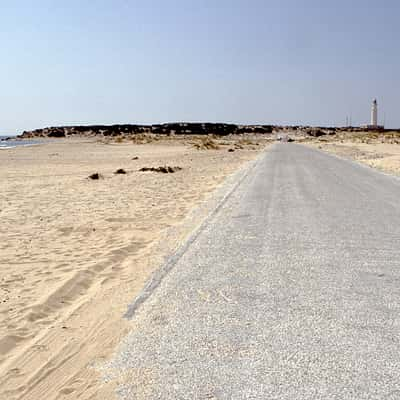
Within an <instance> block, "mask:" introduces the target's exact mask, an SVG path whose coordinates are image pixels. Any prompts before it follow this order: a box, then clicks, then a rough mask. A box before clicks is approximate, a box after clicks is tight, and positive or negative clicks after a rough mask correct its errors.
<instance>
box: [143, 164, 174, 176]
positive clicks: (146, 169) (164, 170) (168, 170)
mask: <svg viewBox="0 0 400 400" xmlns="http://www.w3.org/2000/svg"><path fill="white" fill-rule="evenodd" d="M181 169H182V168H181V167H170V166H168V165H165V166H162V167H143V168H140V169H139V171H140V172H161V173H163V174H173V173H174V172H177V171H180V170H181Z"/></svg>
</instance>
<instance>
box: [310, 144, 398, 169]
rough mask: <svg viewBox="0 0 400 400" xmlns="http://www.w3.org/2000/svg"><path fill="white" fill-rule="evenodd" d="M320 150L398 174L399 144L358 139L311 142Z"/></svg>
mask: <svg viewBox="0 0 400 400" xmlns="http://www.w3.org/2000/svg"><path fill="white" fill-rule="evenodd" d="M312 146H315V147H317V148H319V149H321V150H325V151H328V152H330V153H333V154H336V155H338V156H341V157H345V158H348V159H351V160H355V161H358V162H360V163H362V164H365V165H368V166H370V167H373V168H377V169H379V170H381V171H383V172H386V173H390V174H394V175H400V144H396V143H379V142H371V143H362V142H359V141H351V140H348V141H342V142H341V141H332V142H329V141H323V142H313V143H312Z"/></svg>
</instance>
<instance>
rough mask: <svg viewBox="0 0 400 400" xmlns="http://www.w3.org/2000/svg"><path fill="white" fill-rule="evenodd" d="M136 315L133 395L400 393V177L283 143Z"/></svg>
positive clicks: (130, 376)
mask: <svg viewBox="0 0 400 400" xmlns="http://www.w3.org/2000/svg"><path fill="white" fill-rule="evenodd" d="M134 311H135V312H132V314H133V315H132V316H131V317H132V325H133V326H132V333H131V334H130V335H129V336H128V338H127V339H126V341H125V343H124V344H123V345H122V346H121V351H120V353H119V354H118V355H117V356H116V359H115V360H114V361H113V362H112V368H113V369H114V371H118V374H120V375H121V376H123V377H124V379H125V381H126V382H127V383H126V384H124V385H121V386H120V388H119V390H118V392H119V396H120V398H122V399H191V400H192V399H227V400H228V399H279V400H284V399H285V400H286V399H287V400H302V399H357V400H361V399H391V400H392V399H400V180H398V179H397V178H394V177H389V176H386V175H384V174H381V173H379V172H377V171H374V170H372V169H369V168H366V167H362V166H359V165H356V164H354V163H352V162H350V161H343V160H340V159H338V158H336V157H334V156H331V155H327V154H324V153H322V152H319V151H316V150H312V149H309V148H306V147H303V146H299V145H295V144H277V145H274V146H273V147H272V149H270V150H269V151H267V152H266V153H265V155H263V156H262V157H261V158H260V159H259V161H258V162H257V164H256V165H255V167H254V168H253V169H252V170H251V171H249V173H248V175H247V176H246V178H245V179H243V180H242V182H241V183H240V184H239V185H238V186H237V188H236V189H235V190H234V191H233V192H232V193H231V195H230V196H229V198H228V199H227V201H226V202H225V203H224V204H223V205H222V207H220V209H219V210H218V212H216V213H215V215H214V216H213V217H212V219H211V220H210V221H209V222H208V223H207V224H206V226H204V227H203V229H202V230H201V232H200V234H199V235H198V236H197V237H196V239H195V240H194V241H193V243H191V244H190V245H189V246H187V248H186V249H185V251H184V254H183V255H182V256H181V257H180V259H179V260H177V262H176V264H175V265H174V266H173V268H172V269H171V270H170V271H169V273H168V274H167V275H166V276H165V277H164V278H163V279H162V281H161V282H160V284H159V286H158V287H156V288H155V289H154V291H153V293H152V294H151V296H149V297H148V298H147V299H146V300H145V301H144V302H143V303H142V304H140V306H139V307H138V308H137V309H136V310H134Z"/></svg>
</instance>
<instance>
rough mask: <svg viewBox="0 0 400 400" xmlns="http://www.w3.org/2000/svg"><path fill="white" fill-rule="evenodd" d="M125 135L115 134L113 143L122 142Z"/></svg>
mask: <svg viewBox="0 0 400 400" xmlns="http://www.w3.org/2000/svg"><path fill="white" fill-rule="evenodd" d="M124 139H125V137H124V136H117V137H116V138H115V143H123V141H124Z"/></svg>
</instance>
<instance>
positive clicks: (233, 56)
mask: <svg viewBox="0 0 400 400" xmlns="http://www.w3.org/2000/svg"><path fill="white" fill-rule="evenodd" d="M399 16H400V4H399V3H398V2H396V1H394V0H387V1H383V2H380V3H378V2H373V1H369V0H367V1H361V0H355V1H353V2H352V3H351V5H349V3H348V2H345V1H344V0H338V1H337V2H335V3H329V4H321V2H320V1H316V0H307V1H301V2H299V1H295V0H282V1H279V2H278V1H265V0H264V1H261V0H253V1H244V0H230V1H227V0H220V1H219V2H218V3H217V4H215V2H213V1H211V0H204V1H197V2H193V3H192V4H188V2H185V1H161V0H154V1H148V2H146V3H145V4H143V2H139V1H123V0H115V1H112V2H111V1H106V0H95V1H93V2H91V3H90V5H89V4H87V3H82V2H78V1H77V0H72V1H69V2H66V1H59V2H57V4H54V2H51V1H50V0H43V1H40V2H33V1H28V0H21V1H16V2H12V3H11V2H10V3H8V4H6V5H2V10H1V15H0V22H1V26H2V29H1V31H0V35H1V37H2V43H4V46H3V62H2V63H1V64H0V72H1V74H2V76H3V81H4V82H3V85H2V91H1V96H0V107H1V113H0V116H1V119H0V135H11V134H19V133H22V131H23V130H32V129H36V128H44V127H48V126H60V125H94V124H117V123H138V124H152V123H163V122H169V121H185V122H228V123H237V124H277V125H315V126H343V125H344V124H345V119H346V116H349V117H350V115H351V117H352V122H353V125H360V124H365V123H368V122H369V118H370V107H371V102H372V99H373V98H377V99H378V103H379V108H380V122H381V123H383V119H384V115H385V116H386V117H385V120H386V121H385V122H386V126H387V127H388V128H397V127H400V113H398V110H397V104H398V89H397V86H396V85H395V84H394V83H395V82H397V80H398V71H399V69H400V55H399V53H398V52H396V51H395V50H396V48H397V38H398V37H399V34H400V28H399V26H398V22H397V21H398V17H399Z"/></svg>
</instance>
